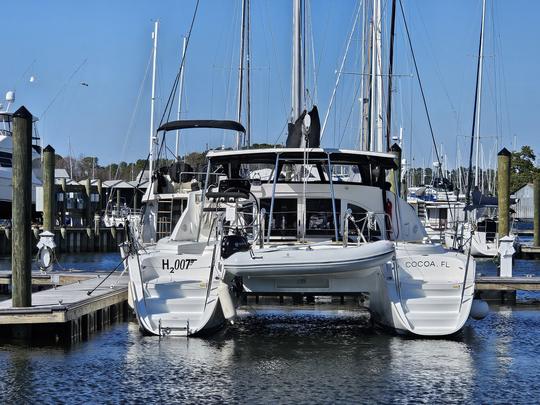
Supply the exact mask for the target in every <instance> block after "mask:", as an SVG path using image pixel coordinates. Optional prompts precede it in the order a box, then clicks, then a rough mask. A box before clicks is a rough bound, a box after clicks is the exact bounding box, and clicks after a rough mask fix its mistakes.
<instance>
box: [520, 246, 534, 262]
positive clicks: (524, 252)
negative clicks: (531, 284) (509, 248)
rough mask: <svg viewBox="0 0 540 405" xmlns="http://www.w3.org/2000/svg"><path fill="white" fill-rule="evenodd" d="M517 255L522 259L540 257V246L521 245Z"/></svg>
mask: <svg viewBox="0 0 540 405" xmlns="http://www.w3.org/2000/svg"><path fill="white" fill-rule="evenodd" d="M517 256H518V257H519V258H520V259H529V260H537V259H540V246H531V245H520V247H519V252H518V254H517Z"/></svg>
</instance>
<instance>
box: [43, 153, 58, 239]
mask: <svg viewBox="0 0 540 405" xmlns="http://www.w3.org/2000/svg"><path fill="white" fill-rule="evenodd" d="M54 167H55V151H54V148H53V147H52V146H51V145H47V146H46V147H45V149H43V230H44V231H49V232H54V223H55V217H56V216H55V206H56V201H55V190H54Z"/></svg>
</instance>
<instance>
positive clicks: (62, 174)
mask: <svg viewBox="0 0 540 405" xmlns="http://www.w3.org/2000/svg"><path fill="white" fill-rule="evenodd" d="M54 178H55V179H69V178H70V177H69V173H68V172H67V170H66V169H54Z"/></svg>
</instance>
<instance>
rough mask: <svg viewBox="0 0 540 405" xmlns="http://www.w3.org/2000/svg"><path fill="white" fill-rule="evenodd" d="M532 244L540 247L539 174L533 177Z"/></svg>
mask: <svg viewBox="0 0 540 405" xmlns="http://www.w3.org/2000/svg"><path fill="white" fill-rule="evenodd" d="M533 241H534V246H538V247H540V176H538V175H537V176H536V177H535V179H534V240H533Z"/></svg>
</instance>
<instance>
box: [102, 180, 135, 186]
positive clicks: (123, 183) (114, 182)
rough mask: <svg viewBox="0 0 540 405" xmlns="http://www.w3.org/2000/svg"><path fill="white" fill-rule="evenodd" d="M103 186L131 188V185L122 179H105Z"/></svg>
mask: <svg viewBox="0 0 540 405" xmlns="http://www.w3.org/2000/svg"><path fill="white" fill-rule="evenodd" d="M103 188H133V186H132V185H131V184H129V183H128V182H127V181H124V180H105V181H104V182H103Z"/></svg>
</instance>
